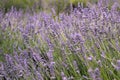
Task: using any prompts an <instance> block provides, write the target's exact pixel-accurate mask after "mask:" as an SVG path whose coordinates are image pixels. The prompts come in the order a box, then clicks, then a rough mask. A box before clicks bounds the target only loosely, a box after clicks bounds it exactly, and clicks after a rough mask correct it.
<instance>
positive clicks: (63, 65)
mask: <svg viewBox="0 0 120 80" xmlns="http://www.w3.org/2000/svg"><path fill="white" fill-rule="evenodd" d="M118 7H119V4H118V3H116V2H115V3H114V4H113V5H112V6H111V9H108V7H107V5H103V4H102V3H100V2H99V3H98V4H97V5H94V6H92V7H89V8H83V7H81V6H78V8H76V9H74V10H71V12H70V13H69V14H67V13H64V12H62V13H60V14H59V15H56V12H55V11H54V9H52V12H51V13H46V12H44V11H42V12H34V13H30V12H23V11H22V10H19V11H17V10H16V9H15V8H12V9H11V10H10V11H9V12H7V13H3V12H2V11H0V80H120V10H118Z"/></svg>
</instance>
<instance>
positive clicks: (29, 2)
mask: <svg viewBox="0 0 120 80" xmlns="http://www.w3.org/2000/svg"><path fill="white" fill-rule="evenodd" d="M101 1H103V2H108V4H109V6H111V5H112V4H113V3H114V2H115V1H117V2H118V3H120V0H101ZM97 2H98V0H0V9H1V10H4V11H5V12H7V11H9V10H10V9H11V7H15V8H16V9H17V10H21V9H22V10H33V11H40V10H42V11H43V10H44V11H51V8H54V9H55V10H56V12H57V13H60V12H63V11H69V9H70V4H72V5H74V7H76V6H77V5H78V3H80V4H81V5H82V6H83V7H88V6H91V5H95V4H97ZM88 4H89V5H88Z"/></svg>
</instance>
